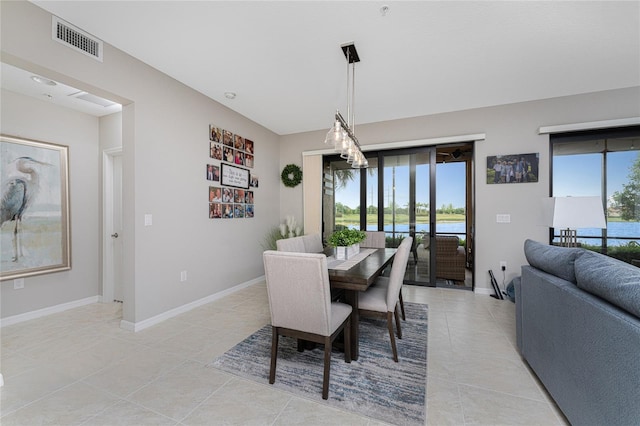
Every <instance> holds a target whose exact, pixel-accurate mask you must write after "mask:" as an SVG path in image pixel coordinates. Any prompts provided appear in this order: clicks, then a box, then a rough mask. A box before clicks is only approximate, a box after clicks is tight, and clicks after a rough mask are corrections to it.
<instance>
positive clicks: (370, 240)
mask: <svg viewBox="0 0 640 426" xmlns="http://www.w3.org/2000/svg"><path fill="white" fill-rule="evenodd" d="M364 233H365V235H366V236H367V237H366V238H365V239H364V241H363V242H361V243H360V247H365V248H384V247H385V245H386V236H385V233H384V231H364Z"/></svg>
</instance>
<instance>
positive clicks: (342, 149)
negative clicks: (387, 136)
mask: <svg viewBox="0 0 640 426" xmlns="http://www.w3.org/2000/svg"><path fill="white" fill-rule="evenodd" d="M340 47H341V48H342V52H343V53H344V56H345V58H346V59H347V119H346V120H345V119H344V117H343V116H342V114H340V111H339V110H338V111H336V115H335V119H336V121H335V123H334V124H333V127H331V129H330V130H329V132H328V133H327V137H326V138H325V139H324V143H325V144H331V145H333V147H334V149H335V150H336V152H339V153H340V157H341V158H344V159H345V160H347V163H349V164H351V167H353V168H354V169H363V168H367V167H369V162H368V161H367V159H366V157H365V156H364V154H363V153H362V149H361V148H360V143H359V142H358V138H356V132H355V114H354V107H353V106H354V103H355V101H354V99H355V83H356V62H360V58H359V57H358V52H357V51H356V46H355V44H353V43H347V44H343V45H342V46H340Z"/></svg>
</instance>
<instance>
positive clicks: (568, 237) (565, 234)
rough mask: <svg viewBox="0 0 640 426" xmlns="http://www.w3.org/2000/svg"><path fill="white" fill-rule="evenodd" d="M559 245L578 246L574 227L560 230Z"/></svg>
mask: <svg viewBox="0 0 640 426" xmlns="http://www.w3.org/2000/svg"><path fill="white" fill-rule="evenodd" d="M560 245H561V246H562V247H578V238H577V232H576V230H575V229H569V228H567V229H561V230H560Z"/></svg>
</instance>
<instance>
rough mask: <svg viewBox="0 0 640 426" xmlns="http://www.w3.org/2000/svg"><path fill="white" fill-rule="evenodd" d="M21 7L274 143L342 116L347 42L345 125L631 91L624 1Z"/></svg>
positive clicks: (630, 29)
mask: <svg viewBox="0 0 640 426" xmlns="http://www.w3.org/2000/svg"><path fill="white" fill-rule="evenodd" d="M33 3H35V4H36V5H38V6H40V7H42V8H44V9H46V10H48V11H50V12H51V13H53V14H55V15H57V16H58V17H60V18H62V19H65V20H67V21H68V22H70V23H72V24H73V25H75V26H77V27H79V28H80V29H82V30H84V31H86V32H89V33H91V34H93V35H94V36H96V37H98V38H100V39H102V40H104V41H105V42H107V43H110V44H111V45H113V46H115V47H117V48H118V49H120V50H123V51H125V52H127V53H129V54H131V55H133V56H135V57H137V58H139V59H140V60H142V61H143V62H145V63H147V64H149V65H151V66H153V67H154V68H157V69H158V70H160V71H162V72H164V73H166V74H168V75H170V76H172V77H173V78H175V79H176V80H179V81H181V82H183V83H184V84H186V85H188V86H190V87H192V88H193V89H195V90H197V91H199V92H201V93H203V94H205V95H207V96H208V97H210V98H212V99H214V100H216V101H218V102H220V103H222V104H224V105H226V106H228V107H229V108H231V109H233V110H235V111H237V112H239V113H240V114H242V115H244V116H246V117H248V118H250V119H252V120H254V121H256V122H257V123H260V124H262V125H263V126H265V127H267V128H269V129H271V130H272V131H274V132H276V133H278V134H290V133H297V132H302V131H310V130H318V129H325V128H328V127H330V125H331V122H332V119H333V113H334V112H335V110H336V109H337V108H339V109H340V110H341V111H342V112H343V114H345V113H346V111H345V110H346V61H345V59H344V56H343V54H342V51H341V49H340V45H341V44H343V43H345V42H349V41H353V42H355V44H356V48H357V50H358V53H359V55H360V59H361V62H360V63H358V64H357V66H356V96H355V117H356V123H357V124H361V123H369V122H377V121H384V120H392V119H399V118H406V117H414V116H421V115H427V114H435V113H441V112H447V111H455V110H464V109H469V108H476V107H485V106H492V105H500V104H506V103H513V102H521V101H528V100H535V99H543V98H550V97H556V96H563V95H572V94H579V93H586V92H593V91H600V90H608V89H616V88H623V87H630V86H639V85H640V2H638V1H626V2H613V1H604V2H594V1H587V2H575V1H567V2H564V1H557V2H552V1H548V2H538V1H520V2H493V1H473V2H461V1H444V2H432V1H388V2H379V1H356V2H346V1H344V2H343V1H308V2H307V1H298V2H294V1H289V2H287V1H255V2H248V1H33ZM383 5H388V6H389V10H388V12H387V13H386V15H385V16H383V14H382V13H381V11H380V9H381V7H382V6H383ZM108 60H109V58H108V57H105V61H108ZM228 91H231V92H236V93H237V97H236V99H234V100H229V99H226V98H225V96H224V93H225V92H228Z"/></svg>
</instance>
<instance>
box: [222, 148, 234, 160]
mask: <svg viewBox="0 0 640 426" xmlns="http://www.w3.org/2000/svg"><path fill="white" fill-rule="evenodd" d="M233 157H234V156H233V148H229V147H227V146H225V147H224V149H223V150H222V159H223V160H224V161H226V162H227V163H233V160H234V158H233Z"/></svg>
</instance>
